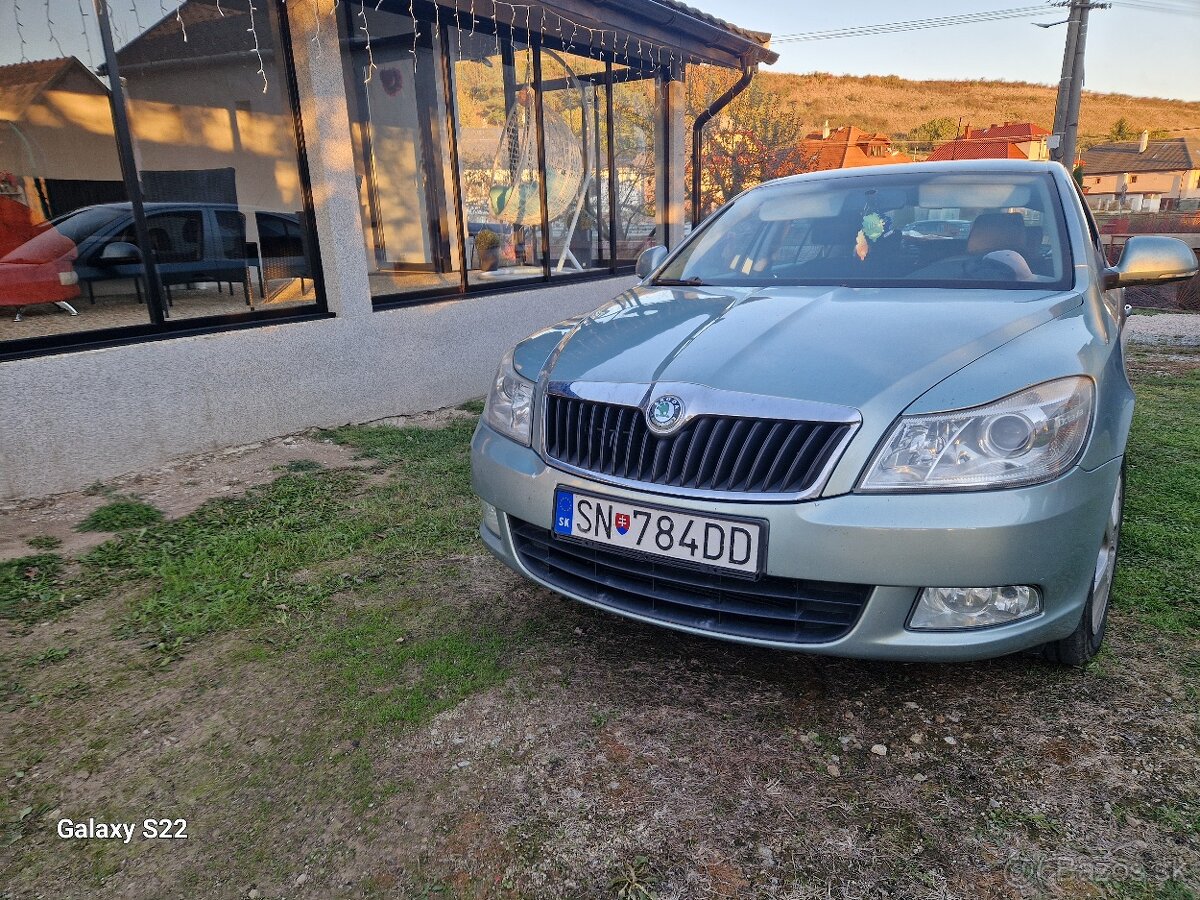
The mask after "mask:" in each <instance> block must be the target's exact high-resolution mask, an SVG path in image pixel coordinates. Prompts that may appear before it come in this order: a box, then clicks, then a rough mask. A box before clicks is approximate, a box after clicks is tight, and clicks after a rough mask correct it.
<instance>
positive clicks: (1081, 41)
mask: <svg viewBox="0 0 1200 900" xmlns="http://www.w3.org/2000/svg"><path fill="white" fill-rule="evenodd" d="M1111 5H1112V4H1111V3H1092V2H1091V0H1071V2H1070V6H1071V17H1070V18H1069V19H1068V20H1067V44H1066V47H1065V48H1064V50H1063V68H1062V77H1061V78H1060V79H1059V82H1058V100H1057V102H1056V103H1055V105H1054V137H1055V138H1056V140H1057V145H1056V146H1055V147H1053V148H1052V150H1051V154H1050V156H1051V158H1052V159H1055V160H1057V161H1058V162H1060V163H1062V164H1063V165H1064V166H1065V167H1066V168H1067V170H1068V171H1070V170H1072V169H1074V167H1075V151H1076V148H1077V146H1078V143H1079V101H1080V97H1081V95H1082V94H1083V58H1084V51H1085V50H1086V49H1087V29H1088V13H1090V12H1091V11H1092V10H1093V9H1108V8H1109V7H1110V6H1111Z"/></svg>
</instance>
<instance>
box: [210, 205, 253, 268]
mask: <svg viewBox="0 0 1200 900" xmlns="http://www.w3.org/2000/svg"><path fill="white" fill-rule="evenodd" d="M216 217H217V232H218V236H219V239H220V241H221V256H222V257H224V258H225V259H242V258H244V257H245V255H246V217H245V216H243V215H242V214H241V213H240V212H234V211H233V210H227V209H219V210H216Z"/></svg>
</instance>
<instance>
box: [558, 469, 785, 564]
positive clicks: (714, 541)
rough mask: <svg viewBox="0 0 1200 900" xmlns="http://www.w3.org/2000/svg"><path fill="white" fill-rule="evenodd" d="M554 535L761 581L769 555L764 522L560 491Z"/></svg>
mask: <svg viewBox="0 0 1200 900" xmlns="http://www.w3.org/2000/svg"><path fill="white" fill-rule="evenodd" d="M554 532H555V533H556V534H559V535H562V536H563V537H569V538H576V539H578V540H582V541H585V542H588V543H594V544H603V545H604V546H606V547H612V548H614V549H620V550H630V551H634V552H637V553H647V554H650V555H651V556H658V557H662V558H664V559H670V560H675V561H677V562H682V563H685V564H689V565H694V566H702V567H704V568H710V569H722V570H726V571H730V572H739V573H741V574H743V575H757V574H758V573H759V572H761V571H762V559H763V557H764V556H765V555H766V554H765V552H764V551H765V549H766V540H765V534H764V526H763V523H762V522H761V521H759V522H755V521H750V520H746V519H726V518H722V517H718V516H701V515H696V514H695V513H690V512H685V511H683V510H678V509H666V508H664V507H660V506H646V505H643V504H641V503H627V502H625V501H624V500H617V499H615V498H612V497H602V496H599V495H596V494H584V493H580V492H579V491H571V490H567V489H565V488H558V489H557V490H556V491H555V493H554Z"/></svg>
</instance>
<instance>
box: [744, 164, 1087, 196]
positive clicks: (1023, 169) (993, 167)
mask: <svg viewBox="0 0 1200 900" xmlns="http://www.w3.org/2000/svg"><path fill="white" fill-rule="evenodd" d="M1055 170H1059V171H1065V170H1064V169H1063V167H1062V165H1061V164H1059V163H1056V162H1049V161H1045V160H1030V159H958V160H945V161H942V162H915V163H892V164H890V165H883V166H869V167H865V168H852V169H823V170H821V171H819V172H804V173H802V174H800V175H789V176H787V177H786V178H776V179H775V180H773V181H765V182H763V183H762V184H761V185H759V187H766V186H768V185H776V184H793V183H795V184H811V183H812V182H817V181H836V180H839V179H846V178H875V177H876V176H879V175H904V174H908V175H936V174H949V173H952V172H959V173H964V174H976V175H984V174H987V175H997V174H1011V175H1028V174H1030V173H1034V172H1046V173H1053V172H1054V171H1055ZM756 190H757V188H756Z"/></svg>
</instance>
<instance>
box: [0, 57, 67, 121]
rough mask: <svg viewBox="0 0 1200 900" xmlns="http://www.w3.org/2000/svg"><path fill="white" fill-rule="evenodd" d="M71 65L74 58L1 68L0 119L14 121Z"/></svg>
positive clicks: (36, 61) (44, 60) (15, 64)
mask: <svg viewBox="0 0 1200 900" xmlns="http://www.w3.org/2000/svg"><path fill="white" fill-rule="evenodd" d="M73 65H79V66H82V65H83V63H81V62H79V60H77V59H76V58H75V57H73V56H70V57H59V58H58V59H39V60H35V61H33V62H22V63H13V64H12V65H10V66H0V119H9V120H11V121H16V120H17V119H19V118H21V116H22V114H23V113H24V112H25V110H26V109H27V108H28V106H29V104H31V103H33V102H34V101H35V100H36V99H37V98H38V97H39V96H40V95H41V93H42V92H43V91H45V90H47V89H48V88H50V87H51V86H52V85H53V84H54V83H55V82H56V81H58V79H59V78H61V77H62V76H63V75H64V74H65V73H66V72H67V71H68V70H69V69H70V68H71V67H72V66H73Z"/></svg>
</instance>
